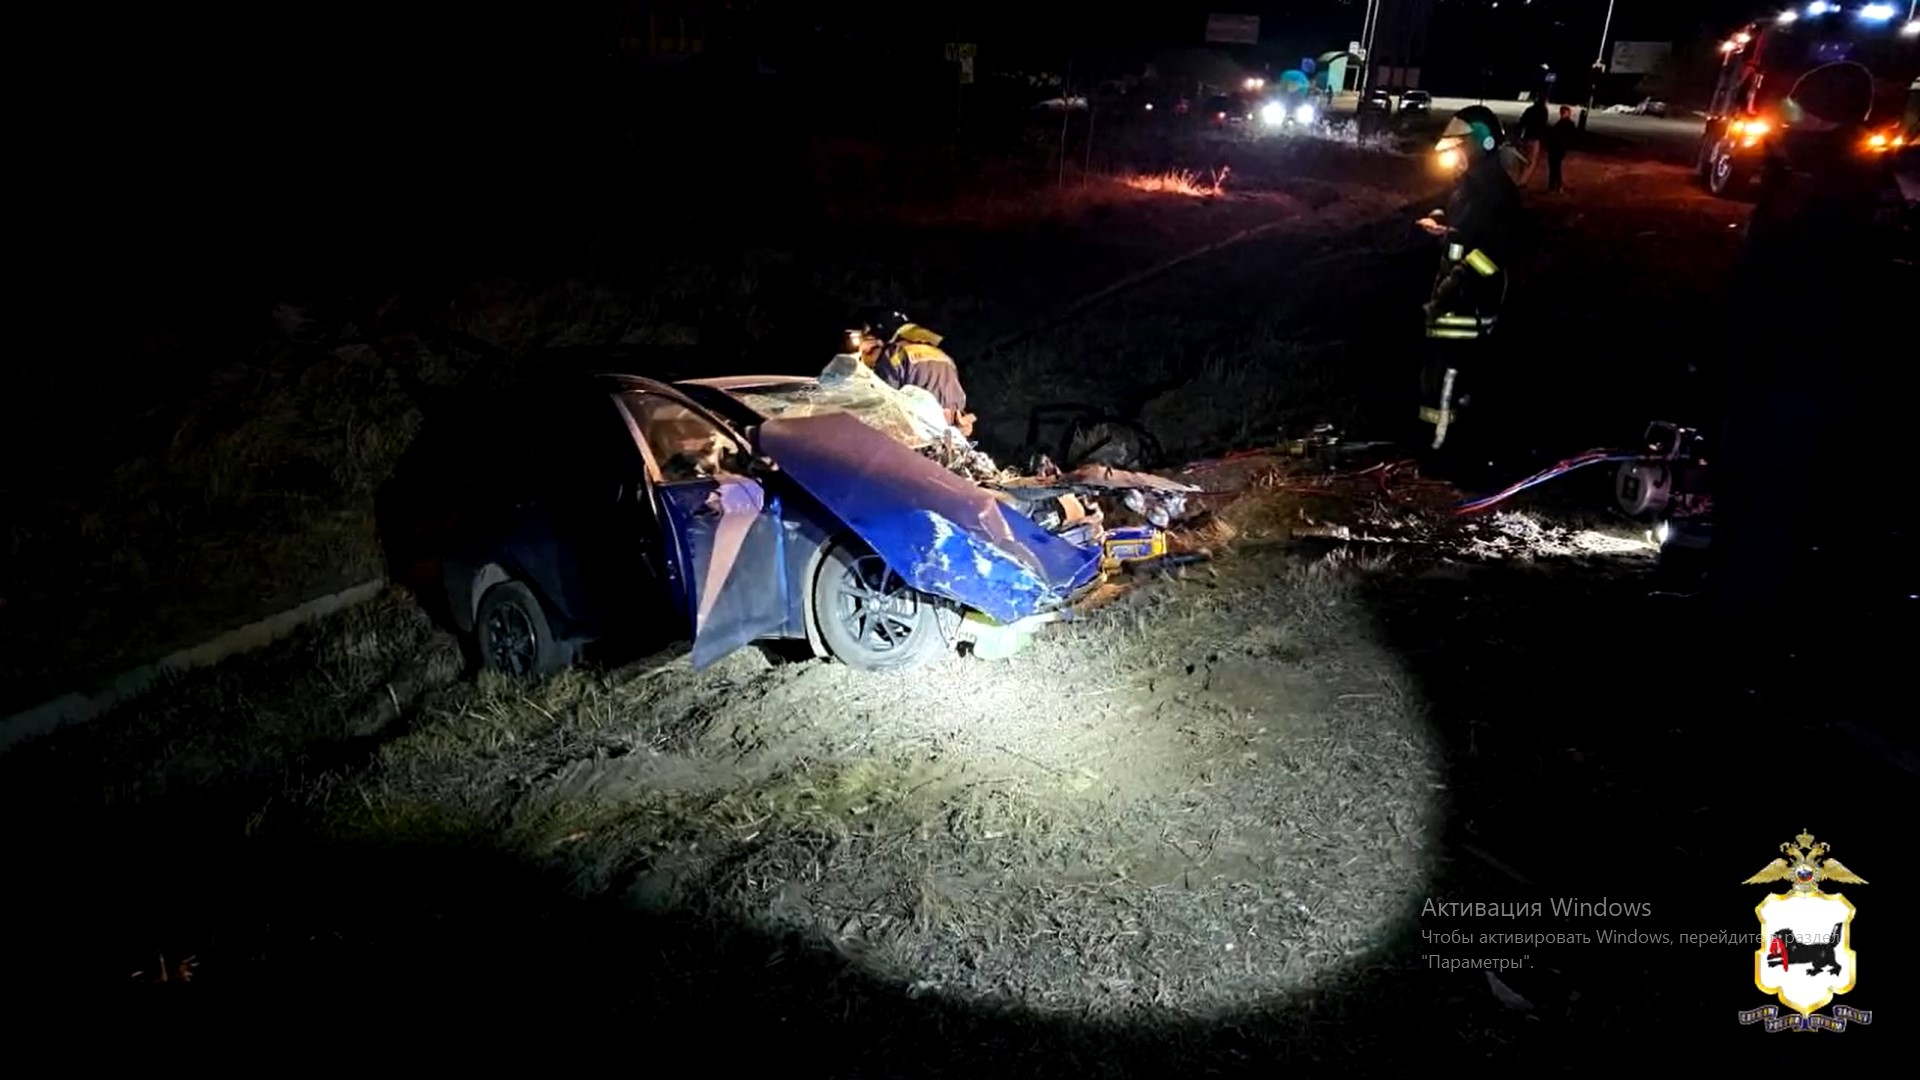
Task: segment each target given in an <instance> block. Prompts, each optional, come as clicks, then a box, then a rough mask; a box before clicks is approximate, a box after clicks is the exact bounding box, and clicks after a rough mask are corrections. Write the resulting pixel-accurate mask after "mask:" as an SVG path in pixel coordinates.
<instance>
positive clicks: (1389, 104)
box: [1360, 86, 1393, 114]
mask: <svg viewBox="0 0 1920 1080" xmlns="http://www.w3.org/2000/svg"><path fill="white" fill-rule="evenodd" d="M1360 111H1361V112H1377V113H1383V114H1391V113H1392V112H1393V95H1392V94H1390V93H1388V92H1387V91H1386V90H1384V89H1382V88H1380V87H1377V86H1376V87H1374V88H1373V89H1371V90H1369V91H1367V93H1366V96H1364V97H1362V98H1361V99H1360Z"/></svg>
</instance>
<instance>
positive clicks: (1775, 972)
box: [1740, 832, 1873, 1031]
mask: <svg viewBox="0 0 1920 1080" xmlns="http://www.w3.org/2000/svg"><path fill="white" fill-rule="evenodd" d="M1829 850H1830V848H1829V845H1827V844H1824V843H1817V842H1815V840H1814V838H1813V836H1812V834H1810V833H1805V832H1803V833H1801V834H1800V835H1799V836H1796V837H1795V838H1794V839H1793V842H1791V843H1786V844H1781V845H1780V852H1781V855H1782V857H1781V858H1778V859H1775V860H1773V861H1772V862H1771V863H1768V864H1767V866H1766V867H1765V868H1764V869H1762V870H1761V871H1760V872H1759V873H1757V874H1755V875H1753V876H1752V877H1750V878H1748V879H1747V880H1746V881H1745V882H1743V883H1742V884H1746V885H1772V884H1774V883H1775V882H1782V881H1784V882H1786V883H1787V891H1785V892H1776V893H1771V894H1769V895H1768V896H1767V898H1766V899H1765V900H1762V901H1761V902H1760V904H1759V905H1758V906H1757V907H1755V908H1754V909H1753V910H1754V914H1755V915H1756V916H1758V917H1759V919H1760V943H1761V944H1760V948H1758V949H1756V950H1755V951H1754V954H1753V983H1754V985H1755V986H1757V987H1759V988H1760V991H1761V992H1762V993H1764V994H1768V995H1770V996H1772V997H1774V998H1776V999H1777V1000H1778V1001H1779V1002H1780V1006H1784V1007H1785V1008H1786V1009H1788V1010H1791V1014H1790V1015H1782V1011H1781V1008H1780V1006H1767V1007H1765V1008H1762V1009H1754V1010H1751V1011H1748V1012H1742V1013H1741V1014H1740V1022H1741V1023H1743V1024H1753V1023H1760V1022H1762V1021H1764V1022H1765V1023H1766V1027H1767V1030H1768V1031H1783V1030H1795V1031H1820V1030H1827V1031H1844V1030H1846V1026H1847V1023H1848V1022H1849V1021H1852V1022H1854V1023H1861V1024H1870V1023H1872V1022H1873V1014H1871V1013H1868V1012H1862V1011H1861V1010H1858V1009H1851V1008H1848V1007H1846V1006H1844V1005H1843V1006H1839V1007H1837V1008H1835V1009H1834V1011H1833V1014H1832V1015H1825V1014H1819V1013H1817V1011H1816V1010H1819V1009H1822V1008H1825V1007H1826V1006H1827V1005H1828V1004H1829V1003H1830V1002H1832V1001H1833V999H1834V997H1836V996H1837V995H1840V994H1844V993H1846V992H1848V991H1849V990H1852V989H1853V987H1854V983H1855V982H1856V979H1857V962H1858V961H1857V957H1855V955H1854V951H1853V938H1852V929H1853V915H1854V907H1853V903H1852V902H1851V901H1849V900H1848V899H1847V898H1846V897H1845V896H1843V895H1841V894H1839V893H1829V892H1825V891H1823V890H1822V889H1821V885H1822V884H1823V883H1826V882H1837V883H1840V884H1846V885H1865V884H1866V883H1867V882H1866V879H1865V878H1862V877H1860V876H1859V875H1858V874H1855V873H1854V872H1853V871H1851V870H1849V869H1847V868H1846V866H1845V865H1843V864H1842V863H1841V862H1840V861H1839V860H1838V859H1830V858H1828V857H1827V852H1828V851H1829Z"/></svg>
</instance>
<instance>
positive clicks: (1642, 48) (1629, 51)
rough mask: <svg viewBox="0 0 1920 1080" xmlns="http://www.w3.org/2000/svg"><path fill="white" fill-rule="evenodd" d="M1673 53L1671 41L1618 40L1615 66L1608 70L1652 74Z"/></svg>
mask: <svg viewBox="0 0 1920 1080" xmlns="http://www.w3.org/2000/svg"><path fill="white" fill-rule="evenodd" d="M1672 53H1673V42H1671V41H1616V42H1614V43H1613V66H1612V67H1610V68H1608V70H1609V71H1611V72H1612V73H1613V74H1615V75H1651V74H1653V70H1654V68H1656V67H1658V66H1659V65H1660V63H1661V62H1662V61H1664V60H1666V59H1667V57H1668V56H1670V55H1672Z"/></svg>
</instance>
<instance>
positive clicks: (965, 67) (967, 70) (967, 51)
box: [947, 41, 978, 85]
mask: <svg viewBox="0 0 1920 1080" xmlns="http://www.w3.org/2000/svg"><path fill="white" fill-rule="evenodd" d="M977 48H978V47H977V46H975V45H973V44H971V43H965V42H955V41H949V42H947V59H949V60H951V61H953V62H954V63H956V64H959V65H960V82H961V84H962V85H965V84H968V83H971V82H973V58H974V55H975V53H976V50H977Z"/></svg>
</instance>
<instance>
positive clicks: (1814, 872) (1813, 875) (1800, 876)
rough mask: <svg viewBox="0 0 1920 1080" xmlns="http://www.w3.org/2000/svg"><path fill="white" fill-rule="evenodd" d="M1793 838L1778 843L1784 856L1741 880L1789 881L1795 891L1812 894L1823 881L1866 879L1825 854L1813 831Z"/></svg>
mask: <svg viewBox="0 0 1920 1080" xmlns="http://www.w3.org/2000/svg"><path fill="white" fill-rule="evenodd" d="M1793 841H1794V842H1793V843H1790V844H1781V845H1780V851H1781V853H1782V854H1784V855H1786V856H1787V857H1786V858H1784V859H1775V860H1773V861H1772V862H1770V863H1768V864H1767V865H1766V868H1765V869H1763V870H1761V871H1760V872H1759V873H1757V874H1755V875H1753V876H1752V877H1750V878H1748V879H1747V880H1745V881H1743V882H1741V884H1742V885H1770V884H1772V883H1773V882H1776V881H1786V882H1791V883H1792V885H1793V892H1794V893H1795V894H1797V895H1800V896H1813V895H1817V894H1819V892H1820V882H1823V881H1838V882H1841V883H1842V884H1847V885H1865V884H1866V883H1867V879H1865V878H1863V877H1861V876H1860V875H1858V874H1856V873H1854V872H1853V871H1851V870H1849V869H1847V868H1846V867H1845V866H1842V865H1841V864H1840V860H1838V859H1829V858H1827V857H1826V854H1827V850H1828V848H1827V845H1826V844H1816V843H1814V842H1813V834H1812V833H1806V832H1803V833H1801V834H1800V835H1799V836H1796V837H1794V838H1793Z"/></svg>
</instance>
